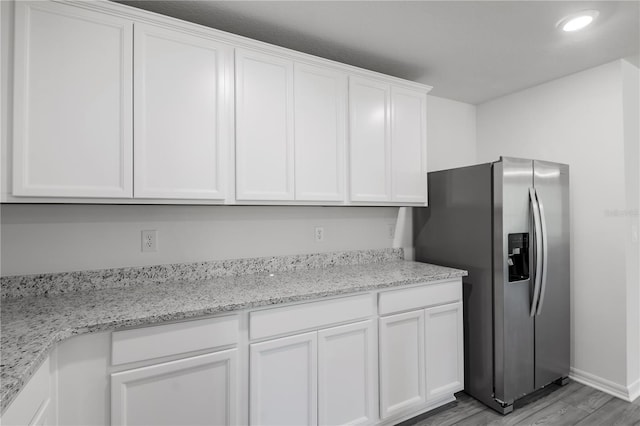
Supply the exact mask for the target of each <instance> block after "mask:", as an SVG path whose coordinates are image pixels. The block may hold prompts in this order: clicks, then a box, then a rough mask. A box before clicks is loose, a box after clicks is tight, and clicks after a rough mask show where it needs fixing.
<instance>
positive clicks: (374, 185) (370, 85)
mask: <svg viewBox="0 0 640 426" xmlns="http://www.w3.org/2000/svg"><path fill="white" fill-rule="evenodd" d="M426 105H427V93H426V91H425V90H414V89H407V88H404V87H399V86H396V85H394V84H388V83H386V82H384V81H379V80H370V79H363V78H351V79H350V80H349V126H350V127H349V129H350V139H349V143H350V152H349V154H350V162H349V165H350V182H351V200H352V201H364V202H381V201H382V202H384V201H387V202H388V201H391V202H398V203H425V202H426V201H427V164H426V163H427V150H426V149H427V124H426V121H427V111H426V110H427V107H426Z"/></svg>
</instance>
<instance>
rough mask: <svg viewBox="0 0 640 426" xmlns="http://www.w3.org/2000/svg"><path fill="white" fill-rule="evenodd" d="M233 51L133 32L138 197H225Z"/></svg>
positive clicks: (140, 29)
mask: <svg viewBox="0 0 640 426" xmlns="http://www.w3.org/2000/svg"><path fill="white" fill-rule="evenodd" d="M231 53H232V51H231V47H230V46H226V45H224V44H220V43H216V42H214V41H211V40H209V39H205V38H201V37H196V36H192V35H187V34H184V33H181V32H178V31H171V30H166V29H163V28H160V27H155V26H151V25H143V24H136V27H135V66H136V68H135V71H136V74H135V83H136V84H135V93H134V96H135V189H134V191H135V197H136V198H188V199H198V198H200V199H224V196H225V165H226V164H227V159H226V147H227V146H228V145H229V143H230V131H231V128H230V124H231V123H230V121H229V120H230V118H229V117H230V116H231V113H232V111H231V97H230V93H231V91H232V81H231V73H232V68H231V64H232V57H231Z"/></svg>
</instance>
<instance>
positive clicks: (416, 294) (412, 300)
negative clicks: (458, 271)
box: [378, 279, 462, 315]
mask: <svg viewBox="0 0 640 426" xmlns="http://www.w3.org/2000/svg"><path fill="white" fill-rule="evenodd" d="M461 299H462V282H461V280H460V279H457V280H452V281H443V282H439V283H435V284H425V285H423V286H419V287H412V288H405V289H401V290H392V291H387V292H384V293H380V294H379V298H378V312H379V314H380V315H386V314H390V313H393V312H402V311H409V310H412V309H419V308H424V307H429V306H436V305H443V304H445V303H454V302H457V301H459V300H461Z"/></svg>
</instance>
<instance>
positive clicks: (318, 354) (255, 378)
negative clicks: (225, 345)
mask: <svg viewBox="0 0 640 426" xmlns="http://www.w3.org/2000/svg"><path fill="white" fill-rule="evenodd" d="M375 349H376V341H375V331H374V323H373V321H372V320H367V321H361V322H358V323H355V324H348V325H344V326H338V327H333V328H327V329H323V330H319V331H317V332H316V331H314V332H310V333H303V334H297V335H294V336H290V337H283V338H278V339H273V340H268V341H266V342H261V343H253V344H251V345H250V358H251V364H250V384H249V389H250V398H249V399H250V403H249V412H250V422H251V424H252V425H317V424H321V425H346V424H363V423H367V424H370V423H374V422H375V419H376V418H377V417H376V401H377V398H376V377H377V376H376V360H375V353H376V350H375Z"/></svg>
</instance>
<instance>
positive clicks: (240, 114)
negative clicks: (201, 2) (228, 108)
mask: <svg viewBox="0 0 640 426" xmlns="http://www.w3.org/2000/svg"><path fill="white" fill-rule="evenodd" d="M236 118H237V120H236V198H237V199H238V200H293V198H294V186H293V178H294V176H293V175H294V169H293V160H294V152H293V62H292V61H289V60H285V59H282V58H279V57H277V56H271V55H265V54H261V53H257V52H252V51H248V50H240V49H238V50H236Z"/></svg>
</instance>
